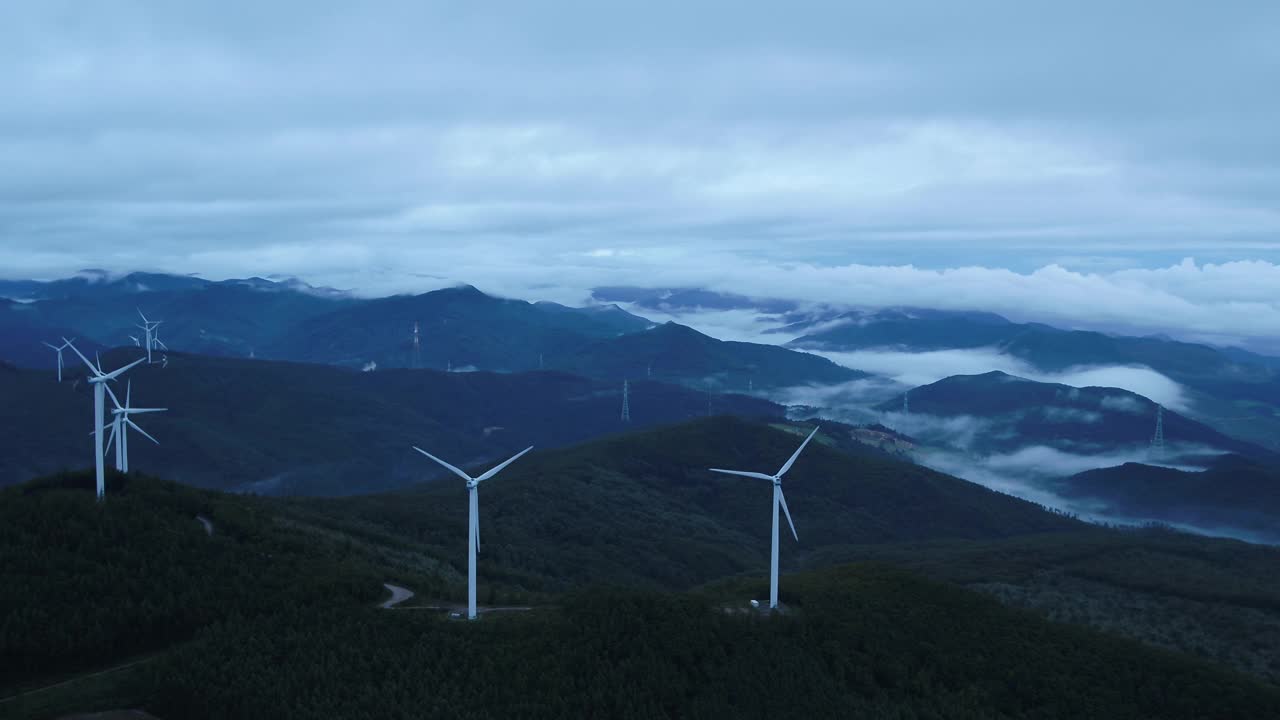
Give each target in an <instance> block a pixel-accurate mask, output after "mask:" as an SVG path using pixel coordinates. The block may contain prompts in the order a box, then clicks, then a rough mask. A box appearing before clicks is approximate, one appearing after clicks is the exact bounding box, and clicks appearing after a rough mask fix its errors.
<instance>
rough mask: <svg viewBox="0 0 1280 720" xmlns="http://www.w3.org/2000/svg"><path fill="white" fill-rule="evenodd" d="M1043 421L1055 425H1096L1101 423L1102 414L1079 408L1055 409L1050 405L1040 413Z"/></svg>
mask: <svg viewBox="0 0 1280 720" xmlns="http://www.w3.org/2000/svg"><path fill="white" fill-rule="evenodd" d="M1040 413H1041V415H1042V416H1043V417H1044V419H1045V420H1048V421H1049V422H1055V423H1098V422H1102V413H1100V412H1094V411H1093V410H1083V409H1081V408H1067V407H1056V406H1053V405H1050V406H1048V407H1045V408H1042V409H1041V411H1040Z"/></svg>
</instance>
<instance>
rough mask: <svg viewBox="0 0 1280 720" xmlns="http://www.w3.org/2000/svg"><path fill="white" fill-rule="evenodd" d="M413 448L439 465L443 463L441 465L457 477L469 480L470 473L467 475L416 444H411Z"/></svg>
mask: <svg viewBox="0 0 1280 720" xmlns="http://www.w3.org/2000/svg"><path fill="white" fill-rule="evenodd" d="M413 449H414V450H417V451H418V452H420V453H422V454H423V455H426V456H427V457H429V458H431V459H432V460H435V461H436V462H438V463H440V464H441V465H443V466H444V467H445V469H446V470H448V471H449V472H451V473H453V474H454V475H457V476H458V477H460V478H462V479H463V480H466V481H467V482H471V476H470V475H468V474H466V473H464V472H462V471H461V470H459V469H458V468H456V467H454V466H452V465H450V464H449V463H447V462H445V461H443V460H441V459H440V458H438V457H436V456H435V455H432V454H431V453H429V452H427V451H426V450H423V449H422V448H420V447H418V446H417V445H414V446H413Z"/></svg>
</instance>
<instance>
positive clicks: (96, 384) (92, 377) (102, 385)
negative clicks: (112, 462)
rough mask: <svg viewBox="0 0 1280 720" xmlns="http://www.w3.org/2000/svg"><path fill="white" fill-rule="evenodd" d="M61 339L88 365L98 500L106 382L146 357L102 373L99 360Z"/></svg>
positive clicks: (101, 482) (102, 482)
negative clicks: (88, 356)
mask: <svg viewBox="0 0 1280 720" xmlns="http://www.w3.org/2000/svg"><path fill="white" fill-rule="evenodd" d="M62 341H63V342H65V343H66V344H67V346H68V347H70V348H71V349H72V350H74V351H75V353H76V355H79V356H80V359H81V360H83V361H84V364H85V365H87V366H88V367H89V384H90V385H92V386H93V451H94V452H93V458H94V464H95V470H96V471H97V480H98V485H97V488H98V500H102V497H103V495H105V494H106V477H105V471H104V469H103V467H102V460H103V459H102V430H103V427H102V405H103V396H104V390H105V389H106V383H108V382H110V381H112V380H115V379H116V378H118V377H120V376H121V375H123V374H124V372H125V371H126V370H128V369H130V368H132V367H133V366H134V365H137V364H138V363H140V362H142V361H143V360H146V358H138V359H137V360H134V361H133V362H131V363H129V364H128V365H125V366H124V367H122V368H118V369H116V370H112V371H111V372H109V373H104V372H102V363H101V362H99V363H98V364H97V365H94V364H93V363H91V362H89V358H87V357H85V356H84V353H81V352H80V350H79V349H77V348H76V346H75V345H73V344H72V343H71V341H70V340H67V339H66V338H63V339H62Z"/></svg>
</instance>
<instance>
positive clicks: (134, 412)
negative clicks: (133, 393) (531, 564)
mask: <svg viewBox="0 0 1280 720" xmlns="http://www.w3.org/2000/svg"><path fill="white" fill-rule="evenodd" d="M168 409H169V408H135V407H131V408H129V414H130V415H137V414H138V413H149V412H164V411H166V410H168Z"/></svg>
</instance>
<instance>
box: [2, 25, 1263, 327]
mask: <svg viewBox="0 0 1280 720" xmlns="http://www.w3.org/2000/svg"><path fill="white" fill-rule="evenodd" d="M194 5H195V4H194V3H172V2H154V3H146V2H134V3H126V2H57V1H53V0H44V1H41V2H26V3H12V4H10V5H8V6H7V7H6V9H5V11H4V18H3V22H0V93H2V94H3V98H4V101H3V102H0V276H5V277H44V278H47V277H55V276H60V275H65V274H68V273H71V272H74V271H76V270H78V269H81V268H87V267H98V268H106V269H109V270H117V271H124V270H131V269H149V270H165V271H172V272H198V273H201V274H203V275H205V276H208V277H213V278H217V277H228V276H243V275H248V274H270V273H281V274H294V275H298V276H301V277H303V278H305V279H308V280H311V281H313V282H318V283H324V284H329V285H333V286H337V287H341V288H347V289H354V290H356V291H359V292H364V293H369V294H373V293H385V292H392V291H420V290H426V289H431V288H434V287H439V286H441V285H445V284H452V283H454V282H458V281H465V282H471V283H474V284H476V285H478V286H480V287H481V288H483V289H486V290H490V291H494V292H499V293H505V294H511V295H519V296H523V297H547V298H553V299H561V300H574V299H581V298H583V297H585V295H586V291H587V289H588V288H590V287H591V286H592V285H596V284H643V285H651V286H652V285H704V286H708V287H713V288H723V289H735V290H737V291H739V292H744V293H747V294H760V295H774V296H787V297H797V298H803V299H810V300H817V301H826V302H846V303H852V304H872V305H875V304H916V305H932V306H937V307H957V308H983V309H991V310H995V311H998V312H1004V313H1006V314H1010V315H1014V316H1015V317H1018V318H1019V319H1043V320H1048V321H1052V322H1057V323H1059V324H1071V325H1076V326H1080V327H1108V328H1118V329H1125V330H1133V331H1135V332H1137V331H1150V332H1168V333H1171V334H1176V335H1180V336H1185V337H1194V338H1198V339H1207V340H1214V341H1222V342H1237V341H1245V342H1249V341H1250V340H1253V341H1256V340H1258V339H1259V338H1266V337H1268V336H1270V337H1275V336H1277V335H1280V293H1278V292H1277V288H1280V132H1277V130H1276V128H1278V127H1280V92H1277V90H1276V88H1277V87H1280V42H1277V41H1276V38H1277V37H1280V4H1277V3H1275V2H1270V1H1265V0H1264V1H1260V2H1254V3H1249V2H1220V3H1204V2H1178V1H1177V0H1167V1H1164V2H1128V3H1115V2H1092V1H1084V2H1072V3H1066V2H1052V3H1049V2H1035V1H1030V0H1028V1H1022V2H1014V1H1012V0H1010V1H1008V2H999V3H995V2H983V1H982V0H970V1H969V2H964V3H955V2H927V3H926V2H913V1H906V2H895V3H874V4H873V3H859V2H841V1H836V2H825V3H824V2H787V3H768V4H766V3H742V2H704V3H696V4H695V3H688V2H673V3H665V2H653V1H648V2H643V3H634V4H631V5H630V7H624V6H622V5H621V4H619V3H589V2H581V3H557V2H539V3H512V4H510V5H507V6H502V5H500V4H497V3H447V4H434V5H433V4H429V3H422V2H406V3H338V2H323V1H320V2H316V1H309V2H305V3H303V2H296V3H289V2H272V3H263V2H238V1H237V2H220V3H205V4H203V5H204V9H193V7H194ZM481 5H483V6H484V8H485V9H483V10H482V9H478V6H481Z"/></svg>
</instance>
